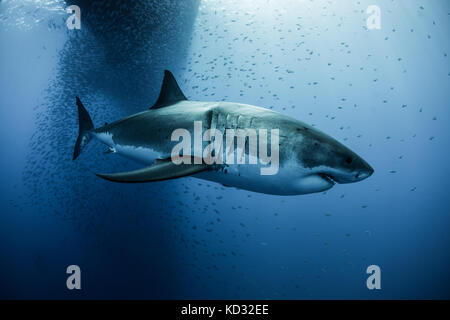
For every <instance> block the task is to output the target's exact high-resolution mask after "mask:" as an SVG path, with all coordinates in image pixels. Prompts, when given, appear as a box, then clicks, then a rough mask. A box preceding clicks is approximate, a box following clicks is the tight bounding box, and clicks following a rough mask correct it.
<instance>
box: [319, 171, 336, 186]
mask: <svg viewBox="0 0 450 320" xmlns="http://www.w3.org/2000/svg"><path fill="white" fill-rule="evenodd" d="M319 176H320V177H321V178H322V179H324V180H326V181H328V182H330V183H332V184H336V183H338V182H337V181H336V179H335V178H334V177H333V176H332V175H330V174H328V173H323V172H321V173H319Z"/></svg>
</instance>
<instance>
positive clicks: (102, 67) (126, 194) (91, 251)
mask: <svg viewBox="0 0 450 320" xmlns="http://www.w3.org/2000/svg"><path fill="white" fill-rule="evenodd" d="M70 4H77V5H79V6H80V7H81V14H82V16H81V19H82V29H81V30H68V31H67V32H68V37H69V39H68V40H67V42H66V44H65V47H64V49H63V50H62V52H61V53H60V56H59V66H58V70H57V73H56V75H55V77H54V79H53V81H52V83H51V84H50V85H49V87H48V93H47V97H46V103H45V105H44V106H42V107H40V111H39V113H38V114H37V127H36V131H35V134H34V136H33V137H32V140H31V151H30V154H29V156H28V161H27V165H26V170H25V175H24V179H25V185H26V187H27V188H28V190H29V196H28V197H29V200H30V205H31V206H32V208H33V210H36V211H39V212H41V213H43V214H48V215H53V214H56V215H58V216H60V217H61V218H63V219H65V220H70V221H72V222H73V224H74V226H76V228H78V229H79V230H80V231H81V232H80V238H81V240H80V241H83V242H85V244H84V245H85V246H87V247H88V249H87V251H88V252H86V254H85V259H86V261H85V267H86V265H88V266H89V267H92V268H90V270H92V273H94V274H92V273H91V275H90V276H91V277H96V276H97V275H98V276H99V277H98V279H99V281H104V282H105V283H108V282H110V283H109V284H105V285H104V286H101V285H99V286H98V287H95V288H92V289H91V291H90V295H89V297H134V298H137V297H141V298H144V297H147V298H170V297H173V296H174V295H175V293H176V292H177V293H179V290H180V288H178V287H177V283H178V282H177V278H176V276H174V274H173V273H172V272H171V270H175V268H176V264H177V256H176V254H175V253H174V252H173V251H174V250H172V249H173V247H172V246H173V244H172V243H171V241H170V240H169V239H168V237H167V229H168V228H171V227H173V226H169V225H167V222H166V225H165V224H164V219H160V215H159V214H158V212H155V211H156V210H155V208H156V204H157V203H159V202H160V201H167V202H168V203H169V202H170V201H168V200H170V199H168V198H169V197H170V195H167V194H165V190H166V189H167V190H170V183H176V182H168V183H159V184H155V185H153V184H144V185H133V186H123V185H117V184H112V183H105V181H102V180H100V179H98V178H96V177H95V176H94V175H93V174H92V172H91V170H92V171H94V170H98V171H103V172H109V171H112V172H116V171H120V170H123V169H124V168H125V166H127V168H130V163H129V162H127V161H123V160H120V159H118V158H117V157H115V156H114V155H112V156H111V155H105V154H103V153H102V152H101V151H104V150H103V149H102V148H101V147H100V146H99V145H98V144H94V143H91V144H92V146H91V145H89V146H88V148H86V150H84V152H83V154H82V155H81V156H80V158H79V159H77V161H72V160H71V157H72V152H73V145H74V143H75V139H76V136H77V130H78V129H77V126H78V124H77V114H76V106H75V96H76V95H78V96H80V97H81V99H82V101H83V103H84V105H85V106H86V108H87V109H88V110H89V112H90V113H91V116H92V118H93V120H94V124H95V125H96V126H99V125H102V124H103V122H104V121H108V122H109V121H112V120H116V119H118V118H120V117H123V116H125V115H128V114H130V113H134V112H137V111H141V110H144V109H146V108H148V107H149V106H150V105H152V103H153V102H154V101H155V100H156V98H157V94H158V92H159V89H160V85H161V80H162V76H163V70H164V69H171V70H173V71H174V73H175V74H176V73H177V71H178V70H179V69H181V67H182V66H183V65H184V60H185V55H186V51H187V49H188V43H189V37H190V33H191V30H192V26H193V23H194V20H195V17H196V14H197V9H198V5H199V0H190V1H188V0H186V1H185V0H183V1H181V0H180V1H118V0H114V1H110V0H105V1H101V0H96V1H71V2H70ZM102 266H105V268H107V269H108V270H109V271H108V272H109V273H108V272H106V273H105V272H104V271H103V270H104V269H105V268H103V267H102ZM124 272H126V274H124ZM95 273H98V274H97V275H96V274H95ZM109 274H110V276H109ZM117 278H120V279H121V280H120V281H122V283H121V284H118V283H117ZM100 279H102V280H100ZM114 280H115V282H114ZM114 283H115V284H114ZM138 284H140V285H138ZM149 284H151V285H149ZM108 288H110V289H108Z"/></svg>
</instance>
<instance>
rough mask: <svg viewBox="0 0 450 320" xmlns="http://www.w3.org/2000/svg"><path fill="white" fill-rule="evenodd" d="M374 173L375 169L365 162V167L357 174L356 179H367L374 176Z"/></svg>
mask: <svg viewBox="0 0 450 320" xmlns="http://www.w3.org/2000/svg"><path fill="white" fill-rule="evenodd" d="M373 172H374V170H373V168H372V167H371V166H370V165H369V164H368V163H367V162H365V161H364V167H363V168H362V169H360V170H359V171H358V172H357V173H356V175H355V179H356V181H361V180H364V179H367V178H368V177H370V176H371V175H372V174H373Z"/></svg>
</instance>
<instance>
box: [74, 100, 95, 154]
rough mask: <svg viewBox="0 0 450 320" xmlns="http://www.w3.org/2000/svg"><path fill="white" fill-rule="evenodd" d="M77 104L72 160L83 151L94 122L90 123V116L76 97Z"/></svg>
mask: <svg viewBox="0 0 450 320" xmlns="http://www.w3.org/2000/svg"><path fill="white" fill-rule="evenodd" d="M77 106H78V125H79V131H78V138H77V142H76V143H75V149H74V150H73V160H75V159H76V158H77V157H78V156H79V155H80V153H81V151H83V148H84V147H85V146H86V145H87V144H88V142H89V141H90V140H91V130H92V129H94V124H93V123H92V120H91V117H90V116H89V113H88V112H87V111H86V109H85V108H84V106H83V104H82V103H81V101H80V98H78V97H77Z"/></svg>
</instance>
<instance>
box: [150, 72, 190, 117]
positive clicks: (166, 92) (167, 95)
mask: <svg viewBox="0 0 450 320" xmlns="http://www.w3.org/2000/svg"><path fill="white" fill-rule="evenodd" d="M182 100H187V99H186V96H185V95H184V94H183V92H182V91H181V89H180V87H179V86H178V83H177V80H175V77H174V76H173V74H172V72H170V71H169V70H164V79H163V83H162V86H161V91H160V93H159V98H158V100H157V101H156V102H155V104H154V105H153V106H152V107H151V108H150V109H158V108H162V107H167V106H170V105H172V104H174V103H177V102H179V101H182Z"/></svg>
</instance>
